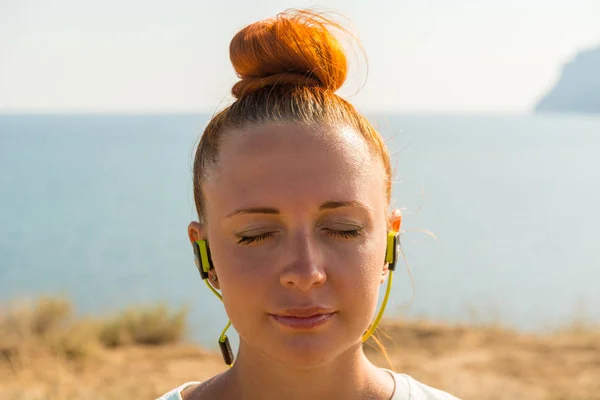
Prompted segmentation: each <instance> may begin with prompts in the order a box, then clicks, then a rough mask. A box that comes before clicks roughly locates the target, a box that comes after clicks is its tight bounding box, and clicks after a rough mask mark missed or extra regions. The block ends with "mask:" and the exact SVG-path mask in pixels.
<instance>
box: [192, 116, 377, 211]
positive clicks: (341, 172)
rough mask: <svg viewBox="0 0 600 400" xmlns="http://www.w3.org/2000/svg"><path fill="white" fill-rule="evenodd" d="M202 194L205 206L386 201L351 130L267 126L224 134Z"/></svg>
mask: <svg viewBox="0 0 600 400" xmlns="http://www.w3.org/2000/svg"><path fill="white" fill-rule="evenodd" d="M204 193H205V199H206V201H207V206H208V207H210V208H213V207H212V206H215V205H218V206H219V207H218V208H222V207H224V208H227V207H230V208H232V207H239V206H274V207H278V208H285V206H289V207H293V206H300V205H306V204H308V203H311V202H312V203H318V202H319V201H322V202H324V201H331V200H334V201H337V200H339V201H345V200H359V201H363V202H370V203H373V202H377V201H379V200H380V199H379V197H381V201H385V200H384V198H385V173H384V169H383V165H382V163H381V162H380V161H379V160H378V159H377V158H376V157H374V156H373V154H372V153H371V152H370V150H369V147H368V145H367V143H366V142H365V139H364V138H363V137H362V136H361V135H360V134H359V133H357V132H355V131H354V130H352V129H349V128H319V129H316V128H311V127H306V126H303V125H299V124H270V125H264V126H257V127H250V128H245V129H240V130H235V131H228V132H225V135H224V139H223V142H222V144H221V148H220V150H219V157H218V161H217V163H216V165H214V166H213V167H212V171H211V173H210V174H209V177H208V179H207V181H206V183H205V185H204ZM377 195H379V196H377ZM211 203H212V204H211ZM319 204H320V203H319ZM224 212H225V210H224Z"/></svg>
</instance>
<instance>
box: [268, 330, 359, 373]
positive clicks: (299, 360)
mask: <svg viewBox="0 0 600 400" xmlns="http://www.w3.org/2000/svg"><path fill="white" fill-rule="evenodd" d="M319 336H321V337H319ZM324 336H325V335H318V334H317V335H310V334H305V335H295V336H292V337H281V336H280V337H279V338H278V340H277V344H275V342H274V341H273V342H271V343H273V345H272V346H270V348H269V349H268V350H267V351H265V352H266V353H267V354H268V356H269V357H270V358H272V359H274V360H275V361H277V362H279V363H281V364H284V365H286V366H289V367H292V368H314V367H318V366H321V365H324V364H327V363H330V362H332V361H333V360H335V359H336V358H337V357H339V356H340V354H343V353H344V352H345V351H346V350H348V348H349V347H350V346H343V344H342V343H340V342H339V340H331V338H327V337H324ZM327 336H328V335H327Z"/></svg>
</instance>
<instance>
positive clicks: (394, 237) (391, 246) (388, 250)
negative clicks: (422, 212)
mask: <svg viewBox="0 0 600 400" xmlns="http://www.w3.org/2000/svg"><path fill="white" fill-rule="evenodd" d="M396 227H397V229H400V225H399V224H396V225H395V226H394V229H395V228H396ZM399 255H400V232H398V231H393V230H392V231H388V234H387V244H386V247H385V262H386V263H387V264H388V269H389V272H390V276H389V277H388V283H387V287H386V288H385V295H384V296H383V301H382V302H381V308H380V309H379V312H378V313H377V317H375V321H373V323H372V324H371V325H370V326H369V328H368V329H367V331H366V332H365V333H364V334H363V336H362V339H361V340H362V342H363V343H364V342H366V341H367V340H368V339H369V338H370V337H371V335H372V334H373V332H375V329H377V325H379V321H381V317H383V312H384V311H385V306H386V305H387V302H388V299H389V297H390V292H391V291H392V278H393V277H394V271H395V270H396V263H397V262H398V256H399Z"/></svg>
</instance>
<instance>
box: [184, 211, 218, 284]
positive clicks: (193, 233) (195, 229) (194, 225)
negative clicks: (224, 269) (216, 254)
mask: <svg viewBox="0 0 600 400" xmlns="http://www.w3.org/2000/svg"><path fill="white" fill-rule="evenodd" d="M188 238H189V239H190V243H191V244H193V243H194V242H195V241H197V240H200V239H206V233H205V231H204V226H203V225H202V224H201V223H199V222H196V221H192V222H190V224H189V225H188ZM216 276H217V273H216V272H215V269H214V267H213V268H211V270H210V271H208V283H210V285H211V286H212V287H214V288H215V289H217V290H219V289H220V288H221V287H220V285H219V280H218V279H216V280H215V279H214V277H216Z"/></svg>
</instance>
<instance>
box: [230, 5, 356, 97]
mask: <svg viewBox="0 0 600 400" xmlns="http://www.w3.org/2000/svg"><path fill="white" fill-rule="evenodd" d="M330 28H337V29H340V30H342V31H343V30H344V29H343V28H341V27H340V26H339V25H338V24H336V23H334V22H332V21H331V20H329V19H327V18H326V17H324V16H323V15H320V14H318V13H315V12H312V11H302V10H293V11H287V12H284V13H281V14H278V15H277V16H276V17H275V18H273V19H267V20H263V21H259V22H256V23H254V24H251V25H248V26H247V27H245V28H244V29H242V30H241V31H240V32H238V33H237V34H236V35H235V36H234V37H233V39H232V40H231V44H230V45H229V57H230V59H231V63H232V64H233V68H234V69H235V72H236V73H237V75H238V76H239V77H240V79H241V80H240V81H239V82H237V83H236V84H235V85H234V86H233V88H232V89H231V93H232V94H233V95H234V96H235V97H236V98H240V97H242V96H244V95H246V94H248V93H251V92H252V91H254V90H257V89H260V88H262V87H265V86H273V85H284V84H291V85H307V86H319V87H321V88H324V89H326V90H329V91H332V92H335V91H336V90H337V89H339V88H340V87H341V86H342V84H343V83H344V81H345V80H346V75H347V72H348V66H347V60H346V55H345V54H344V50H343V48H342V45H341V43H340V42H339V41H338V40H337V38H336V37H335V36H334V35H333V33H332V32H331V29H330Z"/></svg>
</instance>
